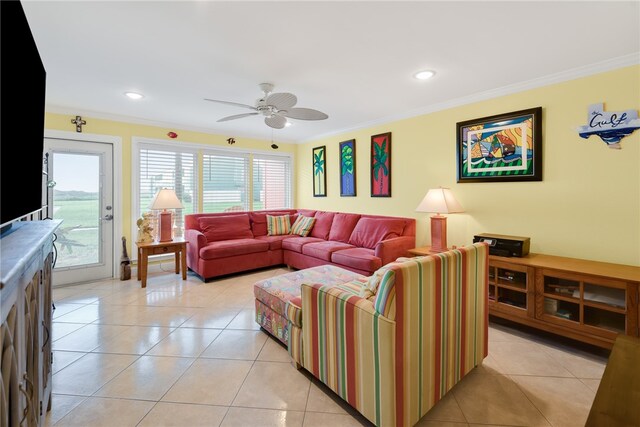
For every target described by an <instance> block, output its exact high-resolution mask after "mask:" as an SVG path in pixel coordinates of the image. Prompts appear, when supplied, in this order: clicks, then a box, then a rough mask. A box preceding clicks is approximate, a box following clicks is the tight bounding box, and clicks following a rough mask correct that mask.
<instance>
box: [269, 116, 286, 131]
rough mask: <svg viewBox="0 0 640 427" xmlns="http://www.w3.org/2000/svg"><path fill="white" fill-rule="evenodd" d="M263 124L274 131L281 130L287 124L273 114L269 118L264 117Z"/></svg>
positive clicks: (282, 118)
mask: <svg viewBox="0 0 640 427" xmlns="http://www.w3.org/2000/svg"><path fill="white" fill-rule="evenodd" d="M264 122H265V123H266V124H267V126H269V127H272V128H274V129H282V128H283V127H284V125H285V124H287V119H285V118H284V117H282V116H279V115H277V114H274V115H273V116H271V117H265V119H264Z"/></svg>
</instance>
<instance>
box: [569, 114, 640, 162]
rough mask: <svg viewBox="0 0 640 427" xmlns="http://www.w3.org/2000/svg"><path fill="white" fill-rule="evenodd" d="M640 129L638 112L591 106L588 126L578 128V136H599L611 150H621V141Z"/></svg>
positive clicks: (585, 137)
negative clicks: (608, 109)
mask: <svg viewBox="0 0 640 427" xmlns="http://www.w3.org/2000/svg"><path fill="white" fill-rule="evenodd" d="M636 129H640V120H638V112H637V111H636V110H624V111H611V112H605V111H604V104H602V103H600V104H591V105H589V113H588V114H587V124H586V125H584V126H580V127H579V128H578V135H580V136H581V137H582V138H584V139H587V138H589V137H590V136H591V135H597V136H599V137H600V139H602V140H603V141H604V143H605V144H607V145H608V146H609V148H614V149H618V150H619V149H621V148H622V147H621V146H620V140H621V139H622V138H624V137H625V136H627V135H630V134H632V133H633V131H635V130H636Z"/></svg>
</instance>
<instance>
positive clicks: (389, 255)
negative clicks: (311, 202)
mask: <svg viewBox="0 0 640 427" xmlns="http://www.w3.org/2000/svg"><path fill="white" fill-rule="evenodd" d="M267 215H289V216H290V218H291V223H292V224H293V222H294V220H295V218H296V217H297V216H298V215H304V216H307V217H315V218H316V221H315V224H314V226H313V228H312V229H311V233H310V234H309V236H307V237H300V236H297V235H283V236H269V235H267ZM185 238H186V240H187V241H188V245H187V265H188V266H189V268H190V269H191V270H193V271H195V272H196V273H197V274H198V275H200V277H202V278H203V279H204V280H207V279H210V278H213V277H216V276H221V275H225V274H230V273H237V272H240V271H246V270H252V269H256V268H261V267H268V266H272V265H279V264H287V265H288V266H290V267H293V268H297V269H302V268H308V267H315V266H319V265H325V264H331V265H336V266H339V267H343V268H346V269H348V270H351V271H354V272H356V273H360V274H363V275H367V276H368V275H371V274H372V273H373V272H374V271H376V270H377V269H378V268H380V266H382V265H384V264H388V263H389V262H391V261H394V260H395V259H396V258H398V257H400V256H405V255H407V250H409V249H411V248H413V247H415V243H416V221H415V219H414V218H402V217H391V216H378V215H361V214H352V213H342V212H324V211H313V210H307V209H286V210H277V211H253V212H223V213H206V214H192V215H186V216H185Z"/></svg>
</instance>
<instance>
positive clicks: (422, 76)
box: [413, 70, 436, 80]
mask: <svg viewBox="0 0 640 427" xmlns="http://www.w3.org/2000/svg"><path fill="white" fill-rule="evenodd" d="M435 74H436V72H435V71H431V70H424V71H418V72H417V73H415V74H414V75H413V77H415V78H416V79H418V80H427V79H430V78H431V77H433V76H434V75H435Z"/></svg>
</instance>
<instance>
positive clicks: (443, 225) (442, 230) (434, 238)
mask: <svg viewBox="0 0 640 427" xmlns="http://www.w3.org/2000/svg"><path fill="white" fill-rule="evenodd" d="M447 250H449V249H448V248H447V217H446V216H442V215H433V216H432V217H431V252H436V253H438V252H445V251H447Z"/></svg>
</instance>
